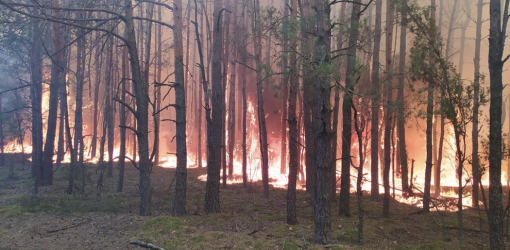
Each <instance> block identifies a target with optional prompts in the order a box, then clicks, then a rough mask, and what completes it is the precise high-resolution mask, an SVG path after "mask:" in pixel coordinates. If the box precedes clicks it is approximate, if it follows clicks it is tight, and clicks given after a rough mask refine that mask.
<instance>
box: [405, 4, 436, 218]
mask: <svg viewBox="0 0 510 250" xmlns="http://www.w3.org/2000/svg"><path fill="white" fill-rule="evenodd" d="M430 6H431V11H430V33H431V35H432V38H431V41H435V34H436V32H437V28H436V0H431V1H430ZM432 47H434V45H432ZM429 64H430V65H433V64H435V62H434V57H433V56H432V50H431V51H430V52H429ZM434 85H435V83H434V82H433V81H429V82H428V90H427V128H426V141H427V142H426V144H427V145H426V150H427V156H426V160H425V190H424V195H423V212H426V213H427V212H429V211H430V181H431V178H432V120H433V117H434ZM411 172H412V171H411ZM412 178H413V177H412V175H411V179H412ZM411 186H412V185H411Z"/></svg>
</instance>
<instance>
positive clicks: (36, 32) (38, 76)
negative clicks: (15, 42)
mask: <svg viewBox="0 0 510 250" xmlns="http://www.w3.org/2000/svg"><path fill="white" fill-rule="evenodd" d="M34 14H36V15H37V14H39V10H38V9H37V8H34ZM32 27H33V31H32V32H33V34H32V44H31V48H30V69H31V75H30V78H31V79H30V80H31V82H32V86H31V87H30V102H31V104H32V105H31V106H32V108H31V111H32V166H31V174H32V177H35V178H34V179H35V181H34V193H35V194H37V193H38V188H39V186H40V185H41V184H42V159H43V136H42V133H43V130H42V127H43V125H42V110H41V108H42V107H41V106H42V81H43V72H42V70H43V68H42V67H43V58H42V46H41V40H40V39H41V33H42V30H41V28H42V27H41V21H40V20H34V22H33V24H32Z"/></svg>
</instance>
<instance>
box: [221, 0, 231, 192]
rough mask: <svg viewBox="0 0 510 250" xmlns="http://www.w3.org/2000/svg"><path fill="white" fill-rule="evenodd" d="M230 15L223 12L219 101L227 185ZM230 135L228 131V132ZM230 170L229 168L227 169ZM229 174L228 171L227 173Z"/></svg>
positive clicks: (222, 154) (224, 171)
mask: <svg viewBox="0 0 510 250" xmlns="http://www.w3.org/2000/svg"><path fill="white" fill-rule="evenodd" d="M225 7H226V8H227V9H230V7H231V6H230V0H227V2H226V6H225ZM230 15H232V14H231V13H225V30H224V36H225V40H224V45H223V52H224V54H223V57H222V59H223V60H222V63H223V72H222V73H223V75H222V79H221V80H222V90H223V91H222V92H221V94H222V97H221V99H222V100H223V101H222V102H221V113H222V116H221V117H222V119H221V160H222V161H221V165H222V167H223V185H224V186H226V185H227V147H226V146H227V144H226V134H227V126H226V122H227V106H226V94H227V80H228V79H227V78H228V77H227V76H228V69H229V67H228V59H229V56H230ZM229 135H230V132H229ZM229 172H230V169H229ZM228 175H230V173H228Z"/></svg>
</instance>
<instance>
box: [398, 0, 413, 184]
mask: <svg viewBox="0 0 510 250" xmlns="http://www.w3.org/2000/svg"><path fill="white" fill-rule="evenodd" d="M400 8H401V17H400V18H401V21H400V59H399V65H398V73H399V75H398V91H397V111H398V113H397V135H398V150H399V152H400V153H399V156H400V170H401V172H402V190H403V191H404V192H406V193H411V192H412V190H410V189H409V173H408V165H407V147H406V126H405V124H406V117H405V113H406V112H405V110H406V108H405V107H406V105H405V100H404V89H405V87H404V80H405V73H406V72H405V69H406V47H407V46H406V45H407V0H402V2H401V7H400Z"/></svg>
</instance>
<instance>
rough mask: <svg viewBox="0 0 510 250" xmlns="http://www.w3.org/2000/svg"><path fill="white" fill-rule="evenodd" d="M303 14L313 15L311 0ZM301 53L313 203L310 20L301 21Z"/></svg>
mask: <svg viewBox="0 0 510 250" xmlns="http://www.w3.org/2000/svg"><path fill="white" fill-rule="evenodd" d="M300 7H301V13H302V14H301V15H302V17H301V18H303V19H307V18H310V17H311V6H310V1H309V0H304V1H303V3H302V4H301V5H300ZM300 28H301V35H302V37H303V38H302V42H301V54H302V55H303V57H304V59H303V65H302V74H303V109H304V110H303V113H304V126H305V148H306V152H305V165H306V192H307V193H309V194H310V195H311V198H312V204H313V203H315V181H316V174H315V173H316V168H315V164H316V160H315V158H316V156H315V136H314V130H313V117H314V111H313V110H314V109H313V108H312V107H313V106H314V96H313V92H314V89H313V86H314V81H313V69H312V66H311V63H310V61H311V60H312V59H311V56H312V41H313V37H312V36H311V33H312V31H313V27H310V24H309V23H308V22H301V27H300Z"/></svg>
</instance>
